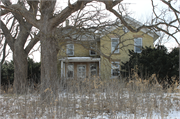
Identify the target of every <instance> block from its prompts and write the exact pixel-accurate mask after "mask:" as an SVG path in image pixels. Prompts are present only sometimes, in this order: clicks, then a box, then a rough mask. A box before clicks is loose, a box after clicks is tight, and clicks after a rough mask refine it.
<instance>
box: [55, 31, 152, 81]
mask: <svg viewBox="0 0 180 119" xmlns="http://www.w3.org/2000/svg"><path fill="white" fill-rule="evenodd" d="M138 37H141V38H142V46H143V47H145V46H148V47H149V46H151V47H154V45H153V43H154V38H153V37H151V36H150V35H148V34H145V33H144V32H142V31H140V32H138V33H132V32H130V31H129V32H128V33H126V34H124V32H123V30H122V27H121V28H118V29H115V30H114V31H112V32H111V33H109V34H106V35H104V36H103V37H101V38H100V41H98V42H97V49H98V50H100V51H101V52H102V53H103V54H104V55H106V56H107V57H108V56H110V55H111V38H120V45H119V48H120V49H119V53H116V54H112V55H111V57H110V58H109V59H107V58H105V57H104V56H103V55H101V56H99V55H98V54H97V55H96V56H90V54H89V49H88V48H89V44H90V43H89V41H82V43H81V44H77V43H74V56H69V57H100V58H101V61H100V74H101V75H100V76H101V78H102V79H105V78H108V79H109V78H111V62H113V61H116V62H119V63H120V65H121V64H122V62H126V61H128V59H129V56H128V53H129V52H128V50H134V38H138ZM82 45H83V46H82ZM121 48H122V49H121ZM64 57H68V56H67V55H66V45H65V44H64V45H63V46H61V49H60V52H59V54H58V58H59V59H62V58H64ZM90 63H91V62H86V63H83V62H82V63H80V62H79V63H75V65H74V69H77V65H78V64H86V71H87V72H89V64H90ZM97 66H98V71H99V64H98V65H97ZM61 70H62V69H61V63H59V64H58V71H59V74H60V72H61ZM65 73H66V72H65ZM74 73H76V70H75V72H74ZM98 74H99V72H98ZM75 75H76V74H75ZM86 77H87V78H88V77H89V76H88V73H87V74H86Z"/></svg>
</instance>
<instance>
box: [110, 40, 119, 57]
mask: <svg viewBox="0 0 180 119" xmlns="http://www.w3.org/2000/svg"><path fill="white" fill-rule="evenodd" d="M114 39H116V40H118V47H116V48H118V49H117V51H118V52H116V50H115V51H114V50H113V49H112V40H114ZM113 51H114V54H116V53H119V38H111V52H113Z"/></svg>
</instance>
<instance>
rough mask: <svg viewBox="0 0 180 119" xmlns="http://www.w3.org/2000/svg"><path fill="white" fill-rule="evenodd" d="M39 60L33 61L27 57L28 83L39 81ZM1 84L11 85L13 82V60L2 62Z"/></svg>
mask: <svg viewBox="0 0 180 119" xmlns="http://www.w3.org/2000/svg"><path fill="white" fill-rule="evenodd" d="M40 66H41V63H40V62H34V61H33V59H31V58H28V77H27V81H28V83H36V84H38V83H40ZM1 79H2V81H1V85H2V86H7V85H12V84H13V82H14V62H13V61H10V62H8V61H5V62H4V63H3V64H2V75H1Z"/></svg>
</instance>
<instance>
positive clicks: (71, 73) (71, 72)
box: [67, 64, 74, 78]
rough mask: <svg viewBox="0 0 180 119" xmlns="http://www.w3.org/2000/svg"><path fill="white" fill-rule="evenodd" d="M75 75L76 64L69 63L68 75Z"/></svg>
mask: <svg viewBox="0 0 180 119" xmlns="http://www.w3.org/2000/svg"><path fill="white" fill-rule="evenodd" d="M73 75H74V65H73V64H68V66H67V77H68V78H70V77H73Z"/></svg>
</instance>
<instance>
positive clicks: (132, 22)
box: [125, 16, 160, 42]
mask: <svg viewBox="0 0 180 119" xmlns="http://www.w3.org/2000/svg"><path fill="white" fill-rule="evenodd" d="M125 20H126V22H127V23H128V24H129V25H131V26H133V27H135V28H138V27H140V26H142V25H143V24H142V23H141V22H139V21H137V20H135V19H133V18H132V17H130V16H125ZM141 31H142V32H144V33H147V34H148V35H150V36H151V37H153V38H154V42H155V41H156V40H157V39H158V38H159V35H160V34H159V33H156V32H155V31H152V30H151V29H148V28H143V29H141Z"/></svg>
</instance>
